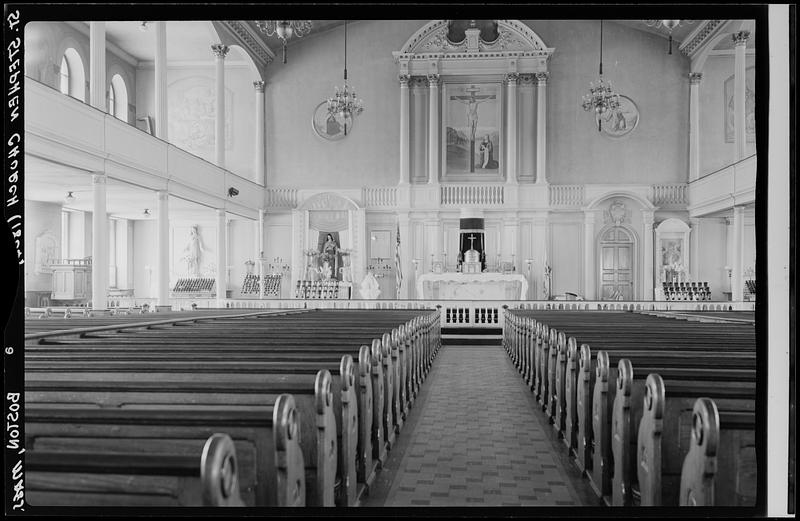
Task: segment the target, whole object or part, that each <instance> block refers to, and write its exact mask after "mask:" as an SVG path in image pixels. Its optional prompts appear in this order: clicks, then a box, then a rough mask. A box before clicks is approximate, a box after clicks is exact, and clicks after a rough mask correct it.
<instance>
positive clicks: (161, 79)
mask: <svg viewBox="0 0 800 521" xmlns="http://www.w3.org/2000/svg"><path fill="white" fill-rule="evenodd" d="M153 29H154V30H155V33H156V57H155V64H154V65H155V81H156V107H155V114H156V121H155V127H156V137H158V138H159V139H163V140H164V141H167V139H168V136H167V129H168V127H169V123H168V119H167V22H153Z"/></svg>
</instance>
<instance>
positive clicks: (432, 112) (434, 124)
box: [428, 74, 439, 185]
mask: <svg viewBox="0 0 800 521" xmlns="http://www.w3.org/2000/svg"><path fill="white" fill-rule="evenodd" d="M428 88H429V89H430V96H429V99H428V184H432V185H438V184H439V75H438V74H429V75H428Z"/></svg>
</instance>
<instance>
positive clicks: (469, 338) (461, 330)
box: [442, 327, 503, 347]
mask: <svg viewBox="0 0 800 521" xmlns="http://www.w3.org/2000/svg"><path fill="white" fill-rule="evenodd" d="M502 340H503V328H501V327H443V328H442V345H443V346H458V347H481V346H499V345H500V342H501V341H502Z"/></svg>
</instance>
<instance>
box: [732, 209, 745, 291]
mask: <svg viewBox="0 0 800 521" xmlns="http://www.w3.org/2000/svg"><path fill="white" fill-rule="evenodd" d="M743 212H744V208H742V207H741V206H734V207H733V237H732V239H733V248H731V250H732V251H731V253H732V254H733V262H732V264H733V265H732V266H731V267H732V268H733V270H732V271H731V294H732V297H731V298H732V300H733V301H734V302H738V301H741V300H743V298H744V295H743V293H744V289H743V287H742V286H744V278H743V276H742V246H743V244H744V240H743V237H744V215H743Z"/></svg>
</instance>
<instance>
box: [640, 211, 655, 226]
mask: <svg viewBox="0 0 800 521" xmlns="http://www.w3.org/2000/svg"><path fill="white" fill-rule="evenodd" d="M642 222H643V223H644V225H645V226H653V223H654V222H655V212H654V211H653V210H642Z"/></svg>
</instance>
